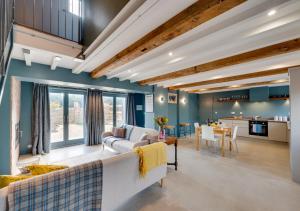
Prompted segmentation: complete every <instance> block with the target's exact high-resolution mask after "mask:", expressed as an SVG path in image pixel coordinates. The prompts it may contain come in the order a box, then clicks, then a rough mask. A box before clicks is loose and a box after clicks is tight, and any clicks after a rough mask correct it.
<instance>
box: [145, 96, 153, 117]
mask: <svg viewBox="0 0 300 211" xmlns="http://www.w3.org/2000/svg"><path fill="white" fill-rule="evenodd" d="M145 112H149V113H152V112H153V94H150V95H145Z"/></svg>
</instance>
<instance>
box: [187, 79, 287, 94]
mask: <svg viewBox="0 0 300 211" xmlns="http://www.w3.org/2000/svg"><path fill="white" fill-rule="evenodd" d="M287 82H288V80H286V79H284V80H273V81H263V82H255V83H246V84H241V85H236V86H220V87H212V88H207V89H195V90H191V91H189V93H201V92H210V91H221V90H224V91H226V90H232V89H242V88H246V87H257V86H268V85H273V84H282V83H287Z"/></svg>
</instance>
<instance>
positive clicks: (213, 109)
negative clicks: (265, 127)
mask: <svg viewBox="0 0 300 211" xmlns="http://www.w3.org/2000/svg"><path fill="white" fill-rule="evenodd" d="M257 91H259V90H257ZM288 93H289V88H288V86H281V87H270V88H269V94H270V96H272V95H284V94H288ZM244 94H245V95H246V94H249V90H238V91H229V92H219V93H210V94H201V95H199V115H200V122H201V123H205V121H206V120H207V119H208V118H209V119H213V120H215V121H216V120H218V119H219V118H222V117H230V116H239V115H240V112H242V113H243V116H247V117H252V116H262V117H267V118H271V117H274V116H275V115H278V116H289V114H290V105H289V101H288V100H287V101H286V100H266V101H257V102H252V101H249V102H238V103H236V102H218V101H217V99H218V98H220V97H230V96H232V95H244ZM231 112H235V114H232V113H231Z"/></svg>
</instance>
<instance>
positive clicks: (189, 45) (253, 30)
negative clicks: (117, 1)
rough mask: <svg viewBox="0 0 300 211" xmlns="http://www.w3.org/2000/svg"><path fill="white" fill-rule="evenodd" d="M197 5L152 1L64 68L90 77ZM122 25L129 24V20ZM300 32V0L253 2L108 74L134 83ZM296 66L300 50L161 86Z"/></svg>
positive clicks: (40, 56) (47, 59)
mask: <svg viewBox="0 0 300 211" xmlns="http://www.w3.org/2000/svg"><path fill="white" fill-rule="evenodd" d="M194 2H196V0H176V3H174V0H147V1H145V2H144V3H142V4H141V6H140V7H138V9H136V10H135V11H134V12H132V13H130V14H129V13H128V16H129V17H128V18H127V19H126V20H125V21H124V22H123V23H122V24H120V26H119V27H118V28H117V29H116V30H115V31H113V32H112V33H111V34H110V35H109V36H107V38H106V39H105V40H104V41H103V42H102V43H101V44H99V45H98V47H97V48H96V49H95V50H94V51H93V52H92V53H90V54H89V56H88V57H87V58H86V60H85V61H84V62H83V63H81V64H79V63H76V62H74V61H73V59H72V58H67V57H66V58H64V57H63V59H62V61H61V63H60V64H59V65H58V66H62V67H66V68H71V69H73V72H74V73H80V72H81V71H86V72H90V71H92V70H93V69H94V68H96V67H97V66H99V65H100V64H102V63H103V62H105V61H107V60H108V59H110V58H111V57H113V56H114V55H115V54H117V53H118V52H120V51H121V50H123V49H125V48H126V47H128V46H129V45H131V44H132V43H134V42H135V41H137V40H138V39H140V38H141V37H143V36H144V35H146V34H147V33H149V32H150V31H152V30H153V29H155V28H157V27H158V26H159V25H161V24H162V23H164V22H166V21H167V20H168V19H170V18H171V17H173V16H175V15H176V14H178V13H179V12H180V11H182V10H184V9H185V8H187V7H188V6H190V5H191V4H193V3H194ZM125 9H128V8H125ZM270 10H276V11H277V12H276V14H274V15H273V16H268V12H269V11H270ZM123 12H124V11H123ZM125 13H126V12H125ZM126 14H127V13H126ZM122 20H124V17H123V18H122ZM115 22H116V21H115ZM299 28H300V1H299V0H289V1H288V0H248V1H246V2H245V3H243V4H241V5H239V6H237V7H235V8H233V9H231V10H230V11H228V12H226V13H224V14H222V15H220V16H218V17H216V18H214V19H212V20H210V21H208V22H206V23H204V24H202V25H200V26H198V27H196V28H195V29H193V30H191V31H189V32H187V33H185V34H183V35H181V36H179V37H177V38H175V39H173V40H171V41H169V42H167V43H165V44H164V45H162V46H160V47H158V48H156V49H154V50H152V51H150V52H149V53H147V54H145V55H143V56H141V57H139V58H137V59H135V60H133V61H131V62H129V63H127V64H125V65H123V66H120V67H118V68H115V69H113V70H111V72H109V73H107V77H108V78H114V77H117V78H119V79H120V80H121V81H122V80H130V81H131V82H136V81H139V80H144V79H148V78H151V77H155V76H159V75H162V74H166V73H171V72H174V71H178V70H181V69H184V68H188V67H192V66H195V65H199V64H203V63H207V62H210V61H214V60H217V59H220V58H225V57H228V56H232V55H236V54H240V53H243V52H247V51H251V50H254V49H257V48H261V47H265V46H268V45H272V44H276V43H280V42H284V41H287V40H291V39H294V38H299V37H300V30H299ZM99 36H101V35H99ZM23 47H24V46H20V45H15V47H14V51H13V56H14V57H15V58H19V59H23V58H24V55H22V48H23ZM32 50H33V52H35V54H36V55H33V57H32V58H33V62H38V63H43V64H51V61H52V58H53V55H55V53H53V52H47V51H44V50H38V49H32ZM45 52H46V53H45ZM169 52H172V56H170V55H169ZM295 65H300V51H297V52H292V53H289V54H283V55H278V56H274V57H270V58H266V59H261V60H256V61H252V62H248V63H243V64H239V65H234V66H231V67H226V68H221V69H216V70H212V71H208V72H205V73H198V74H195V75H191V76H186V77H181V78H176V79H172V80H166V81H162V82H159V83H155V84H157V85H158V86H163V87H169V86H174V85H179V84H186V83H193V82H197V81H205V80H211V79H214V78H218V77H219V78H220V77H228V76H233V75H240V74H245V73H251V72H258V71H264V70H269V69H275V68H280V67H287V66H295ZM286 78H288V75H287V74H281V75H277V76H270V77H262V78H256V79H248V80H241V81H234V82H227V83H222V84H211V85H206V86H198V87H192V88H187V89H184V90H186V91H189V90H194V89H204V88H211V87H217V86H232V85H236V84H243V83H252V82H260V81H271V80H278V79H286Z"/></svg>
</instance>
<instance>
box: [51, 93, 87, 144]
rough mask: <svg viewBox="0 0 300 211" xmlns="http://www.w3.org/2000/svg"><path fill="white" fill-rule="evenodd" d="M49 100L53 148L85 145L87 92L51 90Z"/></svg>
mask: <svg viewBox="0 0 300 211" xmlns="http://www.w3.org/2000/svg"><path fill="white" fill-rule="evenodd" d="M49 98H50V125H51V126H50V132H51V134H50V135H51V136H50V141H51V147H52V148H58V147H64V146H68V145H75V144H81V143H83V142H84V118H83V117H84V103H85V91H78V90H70V89H58V88H51V89H50V91H49Z"/></svg>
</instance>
